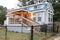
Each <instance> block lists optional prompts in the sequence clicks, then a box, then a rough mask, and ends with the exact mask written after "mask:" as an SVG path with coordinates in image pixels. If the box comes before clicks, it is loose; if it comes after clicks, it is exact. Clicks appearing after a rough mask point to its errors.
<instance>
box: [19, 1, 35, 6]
mask: <svg viewBox="0 0 60 40" xmlns="http://www.w3.org/2000/svg"><path fill="white" fill-rule="evenodd" d="M19 1H20V2H22V6H26V5H27V4H28V5H31V4H34V1H33V0H31V1H30V0H28V1H29V2H28V1H27V0H19ZM26 2H28V3H26ZM19 6H21V5H19Z"/></svg>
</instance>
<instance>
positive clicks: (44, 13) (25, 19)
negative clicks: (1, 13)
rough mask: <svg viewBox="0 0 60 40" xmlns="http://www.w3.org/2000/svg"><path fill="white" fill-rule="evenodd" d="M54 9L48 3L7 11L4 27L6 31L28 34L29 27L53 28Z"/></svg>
mask: <svg viewBox="0 0 60 40" xmlns="http://www.w3.org/2000/svg"><path fill="white" fill-rule="evenodd" d="M53 11H54V9H53V7H52V4H51V3H50V2H41V3H36V4H33V5H28V6H24V7H21V8H17V9H11V10H9V11H7V14H6V20H5V21H4V25H5V26H7V29H8V31H14V32H16V31H17V32H25V33H29V32H30V30H31V27H30V26H32V25H33V26H36V25H44V24H47V25H48V26H49V27H52V26H53V15H54V12H53Z"/></svg>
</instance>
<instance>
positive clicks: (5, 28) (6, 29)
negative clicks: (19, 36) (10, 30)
mask: <svg viewBox="0 0 60 40" xmlns="http://www.w3.org/2000/svg"><path fill="white" fill-rule="evenodd" d="M5 40H7V26H5Z"/></svg>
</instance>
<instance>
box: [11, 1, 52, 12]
mask: <svg viewBox="0 0 60 40" xmlns="http://www.w3.org/2000/svg"><path fill="white" fill-rule="evenodd" d="M50 6H52V4H51V3H49V2H45V3H37V4H33V5H28V6H24V7H21V8H17V9H11V10H10V11H19V10H26V11H30V12H34V11H39V10H46V9H48V8H49V7H50Z"/></svg>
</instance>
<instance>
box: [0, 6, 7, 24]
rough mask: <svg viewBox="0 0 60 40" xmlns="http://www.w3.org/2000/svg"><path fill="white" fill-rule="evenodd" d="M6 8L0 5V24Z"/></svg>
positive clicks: (2, 21) (3, 18)
mask: <svg viewBox="0 0 60 40" xmlns="http://www.w3.org/2000/svg"><path fill="white" fill-rule="evenodd" d="M6 10H7V8H6V7H3V6H0V24H3V23H4V20H5V14H6Z"/></svg>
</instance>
